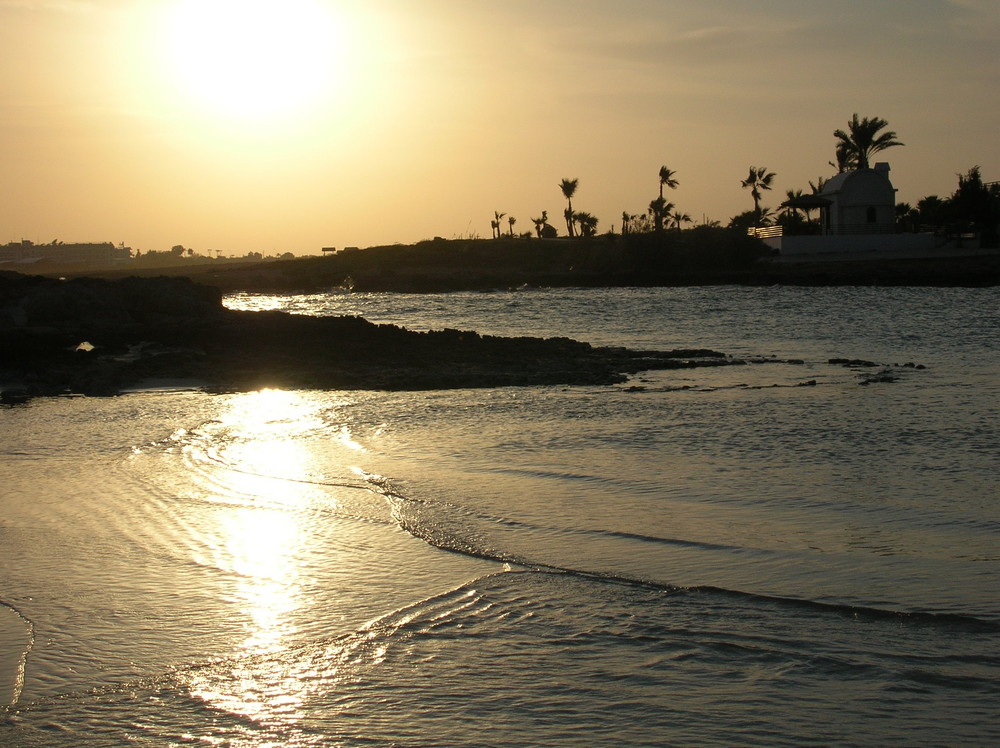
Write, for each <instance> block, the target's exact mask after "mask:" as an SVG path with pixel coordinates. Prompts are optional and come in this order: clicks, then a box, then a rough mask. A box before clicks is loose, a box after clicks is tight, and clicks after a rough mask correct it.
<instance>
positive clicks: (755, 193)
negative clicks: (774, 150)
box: [740, 166, 775, 222]
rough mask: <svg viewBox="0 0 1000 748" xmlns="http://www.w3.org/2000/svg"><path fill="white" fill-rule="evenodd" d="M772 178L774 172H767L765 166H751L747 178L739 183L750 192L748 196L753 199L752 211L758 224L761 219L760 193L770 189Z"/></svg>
mask: <svg viewBox="0 0 1000 748" xmlns="http://www.w3.org/2000/svg"><path fill="white" fill-rule="evenodd" d="M774 177H775V174H774V172H773V171H768V170H767V167H766V166H751V167H750V174H749V176H747V178H746V179H744V180H743V181H742V182H740V184H742V185H743V188H744V189H749V190H750V195H751V196H752V197H753V210H754V214H756V216H757V220H758V222H759V221H760V219H761V217H762V216H761V212H760V191H761V190H769V189H771V182H773V181H774Z"/></svg>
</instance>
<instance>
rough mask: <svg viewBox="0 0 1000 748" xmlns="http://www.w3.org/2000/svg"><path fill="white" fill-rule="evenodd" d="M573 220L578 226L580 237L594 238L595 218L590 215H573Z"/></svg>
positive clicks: (595, 231) (582, 213) (595, 230)
mask: <svg viewBox="0 0 1000 748" xmlns="http://www.w3.org/2000/svg"><path fill="white" fill-rule="evenodd" d="M573 220H574V221H576V222H577V223H578V224H580V236H594V235H595V234H596V233H597V218H596V217H595V216H593V215H591V214H590V213H586V212H581V213H574V214H573Z"/></svg>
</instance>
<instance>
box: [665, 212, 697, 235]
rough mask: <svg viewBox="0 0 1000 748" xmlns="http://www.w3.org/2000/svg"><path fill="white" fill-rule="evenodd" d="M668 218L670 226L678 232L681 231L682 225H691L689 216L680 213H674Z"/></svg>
mask: <svg viewBox="0 0 1000 748" xmlns="http://www.w3.org/2000/svg"><path fill="white" fill-rule="evenodd" d="M669 218H670V223H671V225H672V226H673V227H674V228H675V229H677V230H678V231H680V230H681V224H682V223H692V220H691V216H689V215H688V214H687V213H681V212H680V211H674V212H673V213H671V214H670V216H669Z"/></svg>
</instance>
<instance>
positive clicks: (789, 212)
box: [781, 190, 802, 218]
mask: <svg viewBox="0 0 1000 748" xmlns="http://www.w3.org/2000/svg"><path fill="white" fill-rule="evenodd" d="M785 197H786V198H788V200H786V202H785V205H786V207H785V209H784V210H783V211H781V215H783V216H784V217H785V218H793V217H794V216H797V215H799V211H801V210H802V208H799V207H797V206H796V205H794V204H793V205H787V203H793V202H794V201H795V200H798V199H799V198H800V197H802V190H785Z"/></svg>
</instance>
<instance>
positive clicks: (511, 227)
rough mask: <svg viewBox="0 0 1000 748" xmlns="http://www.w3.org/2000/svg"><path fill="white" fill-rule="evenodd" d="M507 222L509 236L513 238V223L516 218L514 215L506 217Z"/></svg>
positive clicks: (515, 221)
mask: <svg viewBox="0 0 1000 748" xmlns="http://www.w3.org/2000/svg"><path fill="white" fill-rule="evenodd" d="M507 223H508V224H509V225H510V236H511V238H512V239H513V238H514V224H515V223H517V219H516V218H514V216H509V217H508V218H507Z"/></svg>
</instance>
